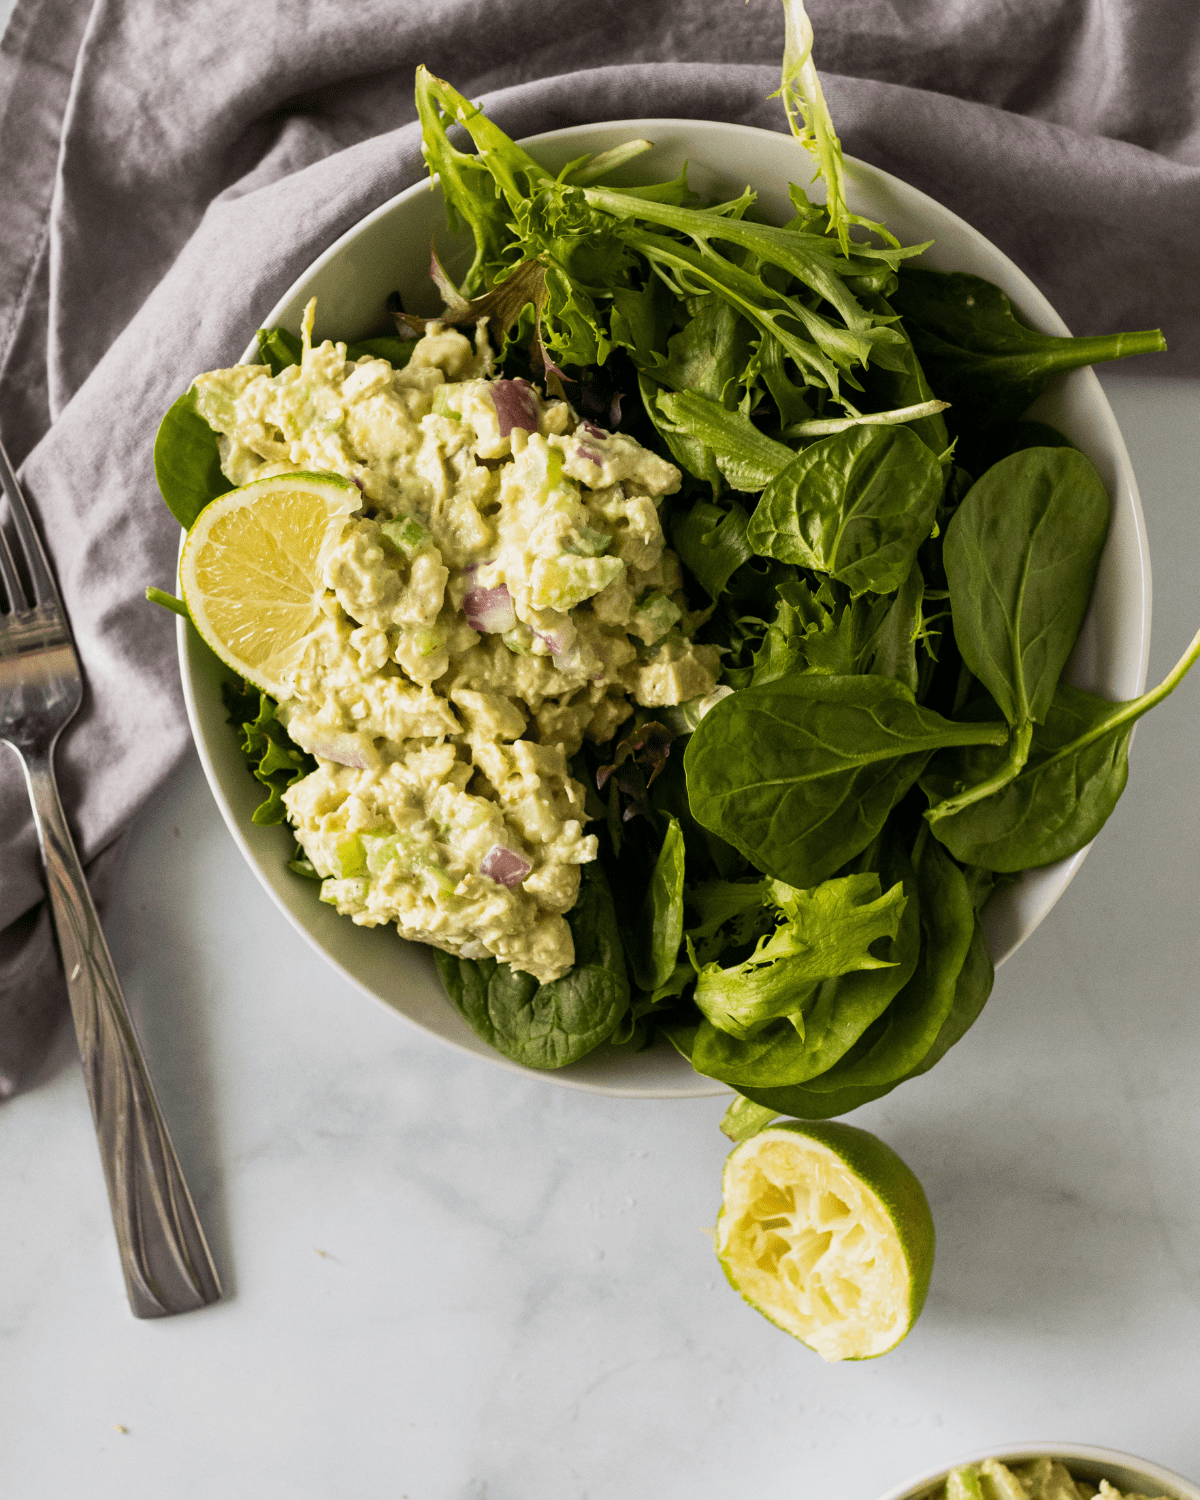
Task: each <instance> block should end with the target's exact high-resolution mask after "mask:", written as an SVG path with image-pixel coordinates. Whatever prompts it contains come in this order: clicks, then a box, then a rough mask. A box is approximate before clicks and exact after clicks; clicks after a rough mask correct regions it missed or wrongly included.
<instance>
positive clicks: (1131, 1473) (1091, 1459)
mask: <svg viewBox="0 0 1200 1500" xmlns="http://www.w3.org/2000/svg"><path fill="white" fill-rule="evenodd" d="M988 1458H996V1459H999V1460H1000V1462H1001V1463H1005V1464H1013V1463H1028V1462H1029V1461H1030V1460H1031V1459H1036V1458H1056V1459H1059V1460H1060V1461H1061V1462H1062V1463H1065V1464H1066V1466H1067V1468H1068V1469H1070V1471H1071V1474H1072V1477H1073V1478H1076V1479H1084V1480H1087V1481H1089V1482H1090V1483H1093V1484H1095V1483H1098V1482H1099V1480H1100V1479H1102V1478H1103V1479H1107V1480H1108V1482H1109V1483H1110V1484H1113V1485H1116V1487H1117V1488H1118V1489H1119V1490H1121V1491H1122V1493H1126V1492H1128V1491H1130V1490H1136V1491H1137V1492H1138V1493H1139V1494H1142V1495H1146V1496H1149V1497H1150V1500H1157V1497H1159V1496H1160V1495H1161V1496H1165V1497H1166V1500H1200V1486H1198V1485H1196V1484H1194V1483H1193V1482H1192V1481H1191V1480H1190V1479H1185V1478H1184V1477H1183V1475H1182V1474H1176V1473H1174V1472H1173V1471H1172V1470H1170V1469H1164V1468H1163V1467H1162V1465H1161V1464H1156V1463H1151V1462H1150V1460H1149V1459H1145V1458H1138V1457H1136V1456H1135V1455H1134V1454H1132V1453H1121V1452H1119V1451H1118V1450H1117V1449H1115V1448H1096V1447H1091V1446H1089V1445H1087V1444H1080V1443H1007V1444H1001V1445H1000V1446H998V1447H995V1448H987V1449H984V1450H982V1451H980V1452H977V1453H971V1454H968V1455H967V1456H966V1457H965V1458H960V1459H958V1460H956V1461H955V1462H954V1463H951V1464H945V1465H944V1466H943V1467H941V1468H939V1469H934V1470H932V1471H931V1472H930V1473H928V1474H923V1475H922V1476H921V1477H920V1478H918V1479H913V1480H910V1481H909V1482H908V1483H907V1484H903V1485H901V1486H900V1487H899V1488H898V1489H894V1490H889V1491H888V1493H887V1494H886V1495H884V1496H882V1497H881V1500H926V1497H927V1496H928V1495H930V1494H931V1493H932V1492H933V1491H934V1490H936V1489H937V1487H938V1486H939V1485H941V1484H944V1483H945V1481H946V1479H947V1477H948V1476H949V1474H950V1473H951V1471H952V1470H954V1469H961V1468H964V1467H965V1466H966V1465H968V1464H978V1463H982V1462H983V1461H984V1459H988Z"/></svg>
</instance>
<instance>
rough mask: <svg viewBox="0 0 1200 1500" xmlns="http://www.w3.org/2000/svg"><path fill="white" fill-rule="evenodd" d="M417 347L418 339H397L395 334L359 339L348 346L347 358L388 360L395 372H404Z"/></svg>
mask: <svg viewBox="0 0 1200 1500" xmlns="http://www.w3.org/2000/svg"><path fill="white" fill-rule="evenodd" d="M416 347H417V341H416V339H402V338H397V337H396V335H395V334H387V335H385V336H384V337H383V338H378V339H359V341H358V342H357V343H354V344H347V345H346V358H347V359H350V360H355V359H364V358H370V359H386V360H387V362H388V364H389V365H391V366H392V368H393V369H395V370H402V369H403V368H404V366H405V365H406V364H407V363H408V362H409V360H410V359H411V358H412V352H413V350H414V349H415V348H416Z"/></svg>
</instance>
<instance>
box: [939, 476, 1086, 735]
mask: <svg viewBox="0 0 1200 1500" xmlns="http://www.w3.org/2000/svg"><path fill="white" fill-rule="evenodd" d="M1109 510H1110V506H1109V500H1108V493H1107V491H1106V490H1105V488H1104V482H1103V481H1102V480H1101V478H1100V476H1099V474H1097V473H1096V470H1095V468H1094V467H1093V466H1092V464H1091V463H1090V462H1089V461H1088V460H1087V459H1086V458H1085V457H1084V456H1083V454H1082V453H1080V452H1078V451H1077V450H1076V449H1074V448H1026V449H1024V450H1023V451H1022V452H1019V453H1014V454H1012V455H1011V456H1010V457H1008V458H1005V459H1002V460H1001V461H1000V462H999V463H998V464H995V465H993V466H992V468H990V469H989V470H988V471H987V473H986V474H985V475H984V476H983V478H982V479H980V480H978V481H977V482H976V483H975V484H974V485H972V487H971V489H970V490H969V491H968V493H967V497H966V499H965V500H964V501H963V502H962V504H961V505H960V506H959V507H958V510H957V511H956V512H955V514H954V517H953V519H952V520H951V522H950V525H949V528H948V529H947V532H946V543H945V548H944V551H943V559H944V563H945V568H946V577H947V579H948V581H949V585H950V608H951V611H952V613H953V616H954V635H955V639H956V640H957V642H958V649H959V651H960V652H961V653H962V657H963V660H964V661H965V662H966V664H967V666H968V667H970V669H971V671H972V672H973V673H974V674H975V676H976V677H978V678H979V680H980V682H982V683H983V685H984V686H985V687H986V688H987V690H988V692H989V693H991V695H992V697H993V698H994V699H995V700H996V703H997V704H998V705H999V707H1000V710H1001V712H1002V713H1003V714H1004V716H1005V718H1006V719H1007V720H1008V721H1009V723H1010V724H1014V725H1017V724H1021V723H1024V722H1025V721H1027V720H1029V719H1032V720H1034V721H1035V722H1037V723H1040V722H1041V721H1042V720H1043V719H1044V718H1045V717H1046V713H1047V710H1048V709H1049V707H1050V700H1051V698H1053V696H1054V689H1055V685H1056V684H1057V682H1058V679H1059V676H1060V674H1061V673H1062V669H1063V667H1064V666H1065V665H1066V661H1067V658H1068V656H1070V654H1071V651H1072V650H1073V648H1074V646H1075V642H1076V640H1077V638H1078V636H1079V631H1080V629H1081V628H1082V626H1083V620H1084V616H1085V615H1086V614H1087V611H1088V605H1089V604H1090V602H1091V597H1092V589H1093V588H1094V586H1095V582H1096V570H1097V568H1098V567H1099V566H1100V554H1101V553H1102V552H1103V550H1104V542H1105V539H1106V537H1107V536H1108V521H1109Z"/></svg>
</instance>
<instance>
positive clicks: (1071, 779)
mask: <svg viewBox="0 0 1200 1500" xmlns="http://www.w3.org/2000/svg"><path fill="white" fill-rule="evenodd" d="M1198 656H1200V635H1197V636H1196V638H1195V639H1194V640H1193V641H1192V643H1191V645H1190V646H1189V647H1188V649H1187V651H1185V652H1184V654H1183V656H1182V657H1181V658H1180V660H1179V661H1178V662H1177V663H1176V665H1175V666H1174V667H1173V668H1172V670H1171V672H1170V673H1169V674H1168V675H1167V676H1166V677H1165V678H1164V679H1163V681H1162V682H1161V683H1159V685H1158V687H1156V688H1154V689H1153V690H1152V691H1151V692H1149V693H1145V694H1143V695H1142V697H1140V698H1133V699H1130V700H1129V701H1128V702H1125V703H1110V702H1107V701H1106V700H1105V699H1103V698H1097V697H1095V696H1094V695H1093V694H1091V693H1085V692H1083V691H1082V690H1081V689H1080V688H1074V687H1071V686H1069V685H1068V684H1067V683H1060V684H1059V686H1058V690H1057V691H1056V693H1055V695H1054V699H1053V702H1052V704H1051V706H1050V712H1049V714H1048V715H1047V716H1046V722H1045V723H1044V724H1042V725H1039V726H1038V727H1037V728H1036V729H1035V730H1034V734H1033V744H1032V747H1031V749H1030V753H1029V759H1028V761H1027V762H1026V764H1025V766H1024V768H1023V769H1022V770H1021V772H1020V774H1019V775H1018V776H1016V777H1015V778H1014V779H1013V780H1012V781H1010V782H1009V783H1008V784H1007V785H1006V786H1005V787H1003V789H1002V790H1000V791H998V792H996V793H994V794H992V795H991V796H989V797H986V798H984V799H982V800H980V801H977V802H974V803H972V804H971V805H970V806H967V807H965V808H964V809H963V810H962V811H961V812H958V813H955V814H954V815H952V816H950V817H947V818H943V819H940V820H939V821H937V822H935V823H934V824H933V831H934V833H935V834H936V836H937V837H938V838H939V839H940V840H941V841H942V843H944V844H945V845H946V847H947V848H948V849H949V850H950V852H951V853H952V854H953V855H954V857H955V858H956V859H958V860H961V861H963V862H964V863H967V864H972V865H979V866H981V867H982V868H983V869H986V870H999V871H1003V872H1013V871H1017V870H1025V869H1030V868H1035V867H1037V866H1040V865H1048V864H1052V863H1053V862H1054V861H1055V860H1058V859H1065V858H1067V856H1068V855H1071V854H1074V853H1076V852H1077V851H1078V850H1080V849H1082V848H1083V847H1084V845H1085V844H1088V843H1090V842H1091V840H1092V839H1094V838H1095V837H1096V835H1097V834H1098V833H1099V832H1100V830H1101V828H1103V827H1104V824H1105V823H1106V822H1107V821H1108V817H1109V814H1110V813H1111V812H1112V810H1113V808H1114V807H1115V806H1116V804H1117V799H1118V798H1119V797H1120V795H1121V793H1122V792H1123V791H1124V789H1125V783H1126V781H1127V780H1128V777H1129V761H1128V756H1129V741H1130V738H1131V736H1132V734H1133V726H1134V725H1135V724H1136V722H1137V721H1138V719H1140V718H1141V716H1142V715H1143V714H1145V713H1148V712H1149V710H1150V709H1152V708H1153V707H1154V706H1155V705H1156V704H1158V703H1161V702H1162V700H1163V699H1164V698H1166V697H1168V696H1169V695H1170V694H1171V693H1172V692H1174V690H1175V688H1176V687H1178V685H1179V684H1180V682H1182V681H1183V678H1184V677H1185V676H1186V675H1187V672H1188V671H1189V669H1190V668H1191V666H1192V664H1193V663H1194V662H1195V660H1196V658H1197V657H1198ZM987 770H988V767H987V764H986V762H985V763H984V764H983V765H980V764H979V763H978V762H975V763H973V764H971V763H967V764H963V763H960V762H958V761H957V760H949V761H948V763H947V764H944V765H940V766H938V767H937V768H936V771H935V767H934V766H931V767H930V771H931V773H934V774H935V775H936V776H939V777H940V778H941V781H942V784H945V782H946V779H947V777H948V776H951V777H953V783H954V784H957V782H959V781H961V780H962V779H963V778H964V776H972V777H974V778H978V777H981V776H986V774H987Z"/></svg>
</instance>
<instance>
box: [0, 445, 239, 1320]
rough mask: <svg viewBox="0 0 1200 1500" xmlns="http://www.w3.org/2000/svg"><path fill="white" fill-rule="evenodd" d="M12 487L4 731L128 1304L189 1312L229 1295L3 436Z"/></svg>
mask: <svg viewBox="0 0 1200 1500" xmlns="http://www.w3.org/2000/svg"><path fill="white" fill-rule="evenodd" d="M0 487H2V488H3V492H4V496H5V499H6V500H7V502H8V511H9V515H10V517H11V520H12V526H13V530H14V532H15V534H16V537H17V541H18V544H19V551H20V553H21V555H22V561H23V563H24V568H25V574H26V577H27V578H28V580H29V591H28V594H27V593H26V589H25V585H24V583H23V581H22V579H21V576H20V573H19V572H18V569H17V563H16V559H15V558H14V556H13V552H12V550H11V548H10V546H9V543H8V541H7V539H6V537H5V534H4V529H3V527H2V526H0V595H7V600H5V599H4V598H2V597H0V740H4V741H6V742H7V743H8V744H9V745H10V746H11V748H12V749H13V750H14V751H15V752H16V753H17V755H18V757H19V758H20V761H21V766H22V769H23V770H24V773H25V783H26V786H27V787H28V790H29V800H30V802H31V803H32V805H33V816H34V823H35V825H36V827H37V833H38V840H39V842H40V845H41V851H42V859H43V863H44V865H45V871H46V885H47V892H48V896H49V900H50V908H51V911H52V913H53V916H54V927H55V931H56V933H57V936H58V945H59V951H60V953H61V956H62V961H63V969H64V971H65V973H66V976H67V992H68V994H69V996H70V1000H71V1014H72V1017H73V1019H74V1022H75V1034H76V1037H77V1039H78V1042H79V1055H80V1058H81V1060H82V1062H83V1076H84V1081H85V1082H86V1084H87V1091H88V1098H89V1100H90V1102H91V1107H92V1118H93V1121H94V1123H95V1126H96V1135H97V1138H98V1141H99V1145H100V1156H101V1160H102V1161H103V1164H104V1176H105V1180H106V1182H107V1185H108V1198H109V1205H110V1207H111V1209H112V1216H113V1224H114V1227H115V1229H116V1233H117V1245H118V1249H119V1251H120V1255H121V1267H122V1270H123V1271H124V1273H125V1286H126V1290H127V1292H128V1294H129V1305H130V1307H131V1309H132V1310H133V1312H134V1314H135V1315H136V1316H137V1317H139V1318H159V1317H165V1316H168V1315H170V1314H172V1313H180V1312H189V1311H191V1310H192V1309H194V1308H198V1307H203V1306H205V1305H206V1304H207V1303H211V1302H216V1301H217V1300H218V1299H219V1298H220V1295H221V1286H220V1282H219V1280H218V1278H217V1273H216V1268H215V1267H214V1265H213V1261H212V1256H211V1255H210V1254H209V1250H208V1245H207V1244H206V1242H205V1239H204V1232H203V1230H202V1229H201V1227H200V1221H199V1218H198V1216H197V1214H196V1208H195V1205H194V1203H193V1202H192V1197H191V1194H190V1193H189V1192H188V1187H187V1183H186V1182H185V1181H184V1178H183V1171H182V1169H181V1168H180V1165H179V1159H178V1157H177V1156H176V1154H175V1148H174V1146H173V1145H172V1144H171V1137H170V1135H169V1134H168V1132H167V1127H166V1123H165V1121H164V1120H163V1117H162V1111H161V1110H160V1109H159V1106H158V1101H157V1099H156V1098H155V1097H154V1089H153V1086H152V1085H151V1082H150V1075H149V1073H148V1072H147V1071H146V1064H145V1061H144V1059H143V1057H142V1053H141V1048H140V1047H139V1045H138V1040H137V1036H136V1034H135V1032H134V1029H133V1023H132V1021H131V1020H130V1017H129V1012H128V1009H127V1008H126V1005H125V999H124V996H123V995H122V994H121V986H120V983H119V982H118V980H117V974H116V970H115V969H114V967H113V962H112V958H111V956H110V955H109V951H108V945H107V943H106V942H105V940H104V934H103V932H102V931H101V928H100V923H99V921H98V920H97V917H96V910H95V907H94V906H93V904H92V898H91V895H90V893H89V891H88V888H87V882H86V881H85V879H84V875H83V870H82V868H81V866H80V863H79V856H78V854H77V853H76V852H75V845H74V843H73V841H72V839H71V834H70V831H69V829H68V827H67V821H66V818H65V817H64V816H63V810H62V803H61V802H60V801H59V796H58V788H57V786H56V785H55V780H54V765H53V757H54V747H55V744H56V743H57V740H58V736H59V734H60V733H61V731H62V729H63V727H64V726H65V725H66V724H67V723H68V722H69V721H70V720H71V719H72V718H73V717H74V715H75V713H76V711H77V710H78V708H79V705H80V702H81V700H82V696H83V682H82V676H81V673H80V668H79V661H78V659H77V657H76V655H75V648H74V646H73V645H72V642H71V635H70V630H69V628H68V625H67V617H66V611H65V610H64V608H63V604H62V599H61V598H60V596H59V593H58V588H57V585H56V584H55V582H54V578H53V575H52V574H51V572H50V568H49V565H48V564H47V562H46V557H45V554H44V552H43V551H42V546H41V542H40V540H39V538H38V535H37V532H36V530H35V529H34V525H33V519H32V517H31V516H30V514H29V510H28V507H27V506H26V504H25V498H24V496H23V495H22V494H21V490H20V486H19V485H18V483H17V479H16V475H15V474H14V473H13V470H12V466H11V465H10V464H9V461H8V455H7V454H6V453H5V452H4V448H3V445H2V444H0ZM6 603H7V608H5V604H6Z"/></svg>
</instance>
